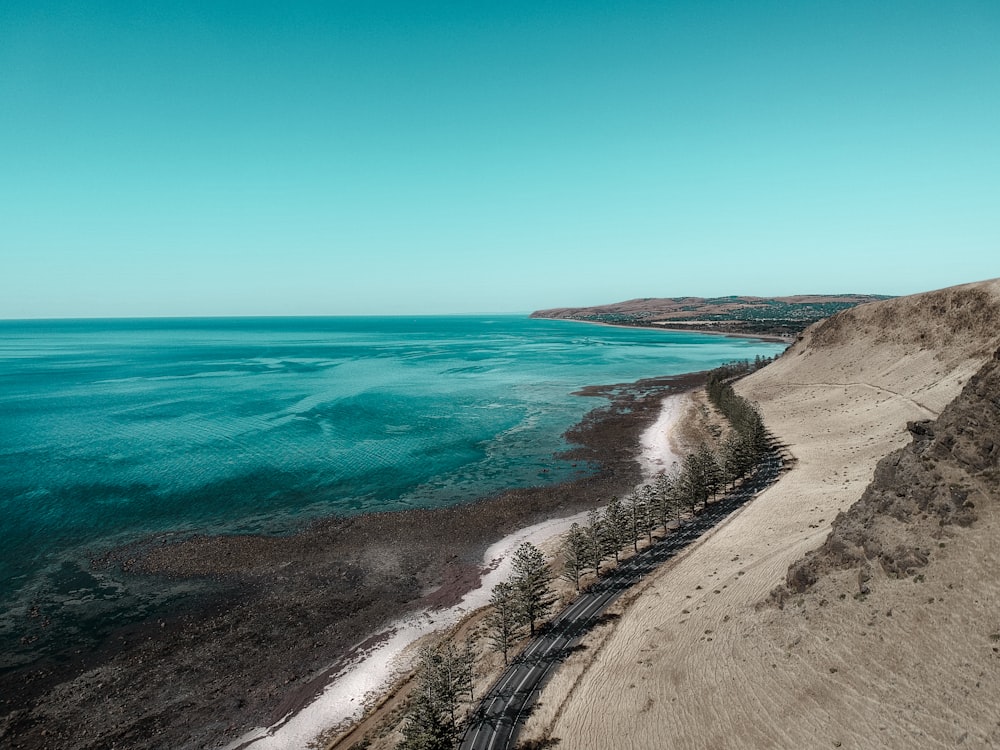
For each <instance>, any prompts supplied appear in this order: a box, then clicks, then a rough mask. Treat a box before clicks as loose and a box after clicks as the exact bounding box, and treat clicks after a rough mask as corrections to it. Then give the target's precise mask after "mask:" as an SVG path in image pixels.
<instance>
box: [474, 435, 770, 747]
mask: <svg viewBox="0 0 1000 750" xmlns="http://www.w3.org/2000/svg"><path fill="white" fill-rule="evenodd" d="M782 468H783V461H782V458H781V453H780V451H779V450H778V449H777V448H776V447H772V448H771V449H770V451H769V453H768V455H767V456H766V457H765V458H764V460H763V461H762V462H761V464H760V466H759V467H758V468H757V470H756V472H755V473H754V474H753V475H752V476H751V477H750V478H749V479H748V480H747V481H746V482H744V483H743V484H742V485H741V486H740V487H738V488H737V489H735V490H733V491H731V492H729V493H727V494H726V495H724V496H723V497H722V498H720V499H719V500H717V501H716V502H714V503H712V504H711V505H709V506H708V509H707V510H705V511H703V512H702V513H701V514H700V515H698V516H696V517H694V518H692V519H689V520H688V521H685V522H684V523H683V524H681V526H680V527H678V528H677V529H674V530H673V531H671V532H670V533H669V534H667V535H666V536H665V537H664V538H663V539H660V540H657V541H655V542H654V543H653V544H652V545H651V546H650V547H648V548H647V549H645V550H643V551H642V552H640V553H638V554H637V555H635V556H633V557H632V558H630V559H629V560H626V561H625V562H623V563H622V564H621V565H619V566H618V568H616V569H615V570H614V571H612V572H611V573H610V574H608V575H607V576H606V577H604V578H602V579H600V580H599V581H598V582H597V583H595V584H594V585H593V586H592V587H591V588H590V589H589V590H588V591H586V592H585V593H583V594H581V595H580V596H579V597H578V598H577V599H576V601H574V602H573V603H572V604H570V605H569V606H568V607H566V608H565V609H564V610H563V611H562V612H560V613H559V614H558V615H557V616H556V617H555V618H554V619H553V620H551V621H550V622H549V623H548V625H547V626H546V627H545V628H544V630H543V631H542V632H540V633H539V634H538V635H536V636H535V638H534V639H532V641H531V642H530V643H529V644H528V646H527V647H526V648H525V649H524V651H523V652H522V653H521V654H520V655H519V656H518V657H517V658H516V659H514V661H512V662H511V664H510V666H509V667H508V668H507V670H506V671H505V672H504V673H503V674H502V675H501V676H500V679H498V680H497V682H496V683H495V684H494V685H493V687H492V688H490V690H489V692H487V693H486V695H485V696H484V697H483V699H482V701H480V704H479V707H478V708H477V709H476V711H475V712H474V713H473V715H472V716H471V717H470V719H469V723H468V726H467V728H466V730H465V734H464V736H463V737H462V742H461V744H460V745H459V747H460V748H461V750H503V749H505V748H510V747H513V746H514V741H515V740H516V739H517V733H518V731H519V730H520V728H521V726H522V724H523V720H524V719H525V718H526V717H527V714H528V711H529V710H530V709H531V706H532V705H533V704H534V701H535V699H536V698H537V696H538V693H539V692H540V690H541V688H542V686H543V685H544V683H545V680H546V679H547V678H548V677H549V676H550V675H551V674H552V673H553V672H554V671H555V669H556V668H557V666H558V665H559V663H560V662H561V661H563V659H565V658H566V657H567V656H569V654H570V653H571V651H572V649H573V647H574V646H575V645H576V644H577V643H579V641H580V639H581V638H582V637H583V635H584V634H585V633H586V632H587V631H588V630H589V629H590V628H591V627H593V626H594V625H596V624H597V622H598V621H599V619H600V615H601V614H602V613H603V612H604V610H605V609H606V608H607V607H608V605H610V604H611V603H612V602H613V601H614V600H615V599H617V598H618V597H619V596H620V595H621V594H622V592H624V591H626V590H627V589H628V588H629V587H631V586H632V585H633V584H635V583H638V582H639V581H640V580H642V577H643V576H645V575H648V574H649V573H650V572H651V571H653V570H654V569H655V568H656V567H657V566H659V565H660V564H662V563H664V562H666V561H667V560H669V559H670V558H671V557H673V556H674V555H676V554H677V553H678V552H679V551H680V550H682V549H684V548H685V547H687V546H688V545H689V544H690V543H691V542H693V541H694V540H695V539H697V538H698V537H700V536H702V534H704V533H705V532H706V531H708V530H710V529H711V528H713V527H714V526H716V525H718V523H719V522H720V521H722V519H724V518H725V517H726V516H728V515H729V514H731V513H732V512H733V511H735V510H736V509H737V508H739V507H740V506H742V505H744V504H745V503H747V502H748V501H750V500H751V499H753V498H754V497H755V496H756V495H757V494H759V493H760V492H761V491H762V490H764V489H765V488H767V487H769V486H770V485H772V484H774V482H776V481H777V479H778V477H779V475H780V474H781V471H782Z"/></svg>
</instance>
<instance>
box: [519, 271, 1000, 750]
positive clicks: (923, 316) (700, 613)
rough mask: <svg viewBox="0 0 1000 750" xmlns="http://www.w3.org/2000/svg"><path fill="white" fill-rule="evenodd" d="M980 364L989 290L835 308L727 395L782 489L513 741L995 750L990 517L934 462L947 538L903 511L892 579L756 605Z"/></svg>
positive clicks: (995, 526)
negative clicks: (782, 456) (757, 428)
mask: <svg viewBox="0 0 1000 750" xmlns="http://www.w3.org/2000/svg"><path fill="white" fill-rule="evenodd" d="M998 346H1000V280H995V281H990V282H981V283H978V284H971V285H965V286H963V287H956V288H952V289H946V290H941V291H938V292H932V293H928V294H924V295H915V296H913V297H907V298H900V299H894V300H888V301H884V302H875V303H871V304H867V305H862V306H859V307H856V308H853V309H852V310H849V311H846V312H844V313H841V314H839V315H837V316H835V317H834V318H833V319H831V320H829V321H827V322H824V323H819V324H817V325H815V326H813V327H811V328H810V329H809V330H808V331H806V332H805V333H804V334H803V336H802V338H801V340H800V341H798V342H797V343H796V344H795V345H794V346H793V347H791V348H790V349H789V350H788V352H787V353H786V354H785V355H784V356H783V357H782V358H781V359H780V360H779V361H778V362H776V363H774V364H772V365H770V366H768V367H767V368H765V369H764V370H762V371H760V372H758V373H756V374H755V375H753V376H752V377H750V378H748V379H747V380H745V381H744V382H743V383H741V384H740V386H739V387H740V390H741V392H742V393H743V394H744V395H746V396H747V397H749V398H751V399H753V400H755V401H757V402H758V403H759V405H760V407H761V410H762V412H763V414H764V417H765V420H766V421H767V423H768V425H769V426H770V427H771V428H772V430H773V431H774V432H775V433H776V434H777V435H778V436H779V437H780V438H781V439H782V440H784V441H785V442H786V443H787V444H788V445H789V448H790V450H791V452H792V453H793V454H794V456H795V457H796V459H797V462H796V464H795V467H794V469H793V470H792V471H791V472H789V473H788V474H787V475H786V477H785V478H783V479H782V480H781V481H780V482H779V483H778V484H777V485H776V486H774V487H772V488H771V489H770V490H768V491H767V492H766V493H764V494H763V495H762V496H761V497H760V498H758V499H757V500H756V501H755V502H754V503H753V504H751V505H750V506H748V507H746V508H744V509H743V510H742V511H741V512H739V513H738V514H737V515H735V516H734V517H733V518H731V519H730V520H729V521H728V522H727V523H725V524H724V525H723V526H722V527H721V528H719V529H718V530H717V531H716V532H714V533H713V534H712V535H711V536H710V537H709V538H707V539H705V540H704V541H703V542H701V543H700V544H699V545H698V546H697V547H696V548H694V549H692V550H691V551H689V552H688V553H686V554H685V555H684V556H683V557H682V558H681V559H679V560H677V561H676V562H675V563H674V564H672V565H671V566H669V567H668V568H666V569H664V570H662V571H660V572H659V573H658V574H657V575H656V576H654V577H652V578H651V580H650V581H649V582H648V583H647V585H646V586H645V588H644V590H643V591H642V593H641V595H639V596H637V597H636V598H635V600H634V601H633V602H632V603H631V604H630V605H629V606H627V607H626V608H625V609H624V611H623V613H622V617H621V619H620V621H619V622H618V625H617V627H616V628H615V630H614V632H613V633H612V634H611V635H610V636H608V637H607V638H606V639H605V640H604V642H603V643H602V645H601V648H600V651H599V653H597V654H596V656H595V657H594V658H593V659H592V660H591V662H590V664H589V665H588V667H587V670H586V673H585V674H584V675H583V677H582V678H581V679H580V680H578V681H577V682H576V683H575V684H574V685H572V686H571V689H564V690H562V691H561V692H559V691H556V690H551V691H550V690H547V691H546V692H545V693H544V694H543V696H542V701H543V702H545V704H546V711H543V712H539V716H541V715H542V714H543V713H544V714H546V715H548V716H554V717H556V718H555V719H554V720H552V721H548V722H546V721H542V720H540V719H539V720H536V721H535V722H534V724H533V725H531V726H530V727H529V731H528V736H529V737H531V736H533V737H540V736H544V735H550V736H552V737H557V738H560V740H561V746H563V747H571V748H574V750H575V749H577V748H580V749H581V750H587V749H588V748H593V749H595V750H596V749H597V748H659V747H671V748H706V747H708V748H758V747H759V748H812V747H844V748H848V747H852V748H870V747H894V748H896V747H898V748H912V747H951V746H954V745H956V744H959V743H965V746H970V747H982V746H989V745H990V744H991V743H992V744H998V743H1000V734H998V731H1000V724H998V722H1000V708H998V706H1000V653H998V651H997V650H995V649H1000V643H998V642H997V641H1000V583H998V582H1000V544H997V539H998V535H1000V503H997V502H992V503H988V502H983V501H982V499H981V498H979V495H976V494H975V493H977V492H979V493H982V492H986V489H987V485H988V483H987V484H985V485H984V484H982V482H981V481H980V479H976V482H980V484H977V485H976V486H975V487H973V484H975V482H973V481H972V479H970V478H968V477H966V478H964V479H963V478H962V477H960V476H959V475H958V474H957V473H956V472H957V471H958V470H957V469H955V467H953V466H949V465H947V462H946V461H944V460H943V459H942V460H939V461H938V463H937V466H936V470H937V471H938V473H939V474H940V475H941V479H940V480H936V479H935V480H934V481H940V482H942V483H944V484H945V485H948V484H954V485H956V487H959V494H958V495H955V496H954V499H955V500H956V502H953V503H952V506H953V509H954V510H955V515H954V518H952V520H955V521H961V522H956V523H950V524H946V525H944V526H942V525H940V523H939V521H940V516H938V515H936V511H935V510H934V509H933V508H931V510H932V512H930V513H927V515H928V518H927V519H923V518H921V517H920V514H922V513H923V511H920V514H918V515H917V520H918V521H919V522H918V523H914V524H911V526H910V527H909V528H908V529H907V530H906V531H907V533H911V532H913V533H918V535H919V536H920V538H919V539H918V538H916V537H906V538H904V537H900V538H899V539H898V540H892V539H889V538H886V539H884V540H881V541H882V542H883V543H882V547H881V549H882V551H883V552H887V553H888V556H887V558H886V559H889V558H892V560H893V561H894V563H890V564H889V565H887V566H885V567H883V566H882V565H879V564H877V563H875V562H874V561H875V560H879V558H878V556H877V554H876V556H875V557H873V558H872V561H871V562H867V568H864V566H863V565H858V566H855V567H851V566H838V565H832V566H829V568H828V569H824V570H823V571H814V573H815V575H814V578H815V580H813V581H811V582H809V583H808V585H807V586H806V587H804V588H802V592H803V593H797V592H796V591H794V590H790V591H788V592H786V596H785V597H784V607H783V608H779V607H778V606H776V605H775V604H774V603H773V602H772V601H769V593H770V592H771V591H772V590H773V589H774V588H775V587H776V586H778V585H780V584H782V583H783V582H784V581H785V580H786V573H787V571H788V568H789V566H790V565H792V564H793V563H795V562H796V561H798V560H800V559H802V558H803V557H804V556H805V555H806V554H807V553H808V552H810V551H812V550H815V549H817V548H818V547H820V546H821V545H822V544H823V543H824V541H825V540H826V538H827V537H828V535H829V533H830V529H831V523H832V522H833V520H834V518H835V517H836V516H837V514H838V513H840V512H842V511H845V510H846V509H847V508H849V507H850V506H851V505H852V504H853V503H855V502H856V501H857V500H858V498H859V497H861V495H862V493H863V492H864V490H865V488H866V487H867V486H868V485H869V484H870V483H871V481H872V478H873V476H874V474H875V469H876V465H877V464H878V462H879V461H880V460H881V459H882V458H883V457H885V456H886V455H887V454H889V453H890V452H892V451H894V450H897V449H900V448H902V447H904V446H905V445H906V444H907V443H909V442H910V439H911V433H910V432H909V431H908V430H907V424H908V423H909V422H913V421H920V420H927V419H935V418H937V417H938V415H939V414H941V412H942V410H944V408H945V407H946V405H947V404H949V402H951V401H952V400H953V399H955V397H956V396H958V394H959V392H960V391H961V389H962V387H963V386H964V385H965V384H966V383H967V382H968V381H969V379H970V378H971V377H972V376H973V375H974V374H975V373H976V372H977V371H978V370H979V369H980V368H981V367H982V366H983V365H984V363H985V362H987V361H988V360H989V359H990V357H991V356H992V353H993V352H994V351H996V349H997V348H998ZM987 390H989V389H987ZM996 396H997V394H996V393H993V394H992V396H991V398H993V399H995V398H996ZM990 403H995V402H990ZM968 413H969V412H968V411H967V410H966V411H965V412H964V414H965V415H966V416H963V417H962V418H961V420H965V421H968ZM961 420H959V421H961ZM958 427H961V425H960V424H958V425H957V426H956V429H957V428H958ZM917 429H918V430H919V429H920V428H917ZM998 442H1000V441H998ZM982 445H983V446H985V445H986V443H985V442H984V443H982ZM990 450H992V449H990ZM921 460H922V459H921ZM881 471H883V472H885V471H889V470H888V469H885V468H883V469H882V470H881ZM890 473H891V472H890ZM933 476H934V474H933V471H932V473H931V474H929V475H928V477H933ZM922 481H923V480H922ZM963 482H964V483H965V485H967V487H962V486H961V485H962V483H963ZM890 484H891V483H890ZM995 485H996V483H995V481H994V482H993V487H994V489H995ZM962 492H969V493H971V494H968V495H966V496H965V498H964V499H961V500H960V502H958V500H959V499H960V498H961V493H962ZM974 495H975V497H976V498H979V501H977V500H976V499H973V501H972V502H973V504H974V505H975V509H974V512H975V515H976V516H977V518H976V520H974V521H971V522H969V523H968V524H967V525H962V524H963V523H965V521H969V520H970V518H969V516H968V515H967V514H966V515H963V514H965V513H967V512H968V511H971V510H972V509H971V508H969V507H967V506H966V505H965V503H966V501H967V500H969V499H970V498H972V497H973V496H974ZM949 497H951V496H950V495H949ZM941 499H942V498H941V497H940V496H938V495H937V494H935V495H934V496H933V497H932V498H930V499H929V500H928V503H929V505H930V506H933V505H934V503H935V502H940V500H941ZM916 507H919V504H918V506H916ZM932 534H937V536H933V535H932ZM924 537H926V538H924ZM852 544H853V542H852ZM941 545H943V546H941ZM855 546H857V545H855ZM897 546H902V547H909V548H912V549H916V550H917V552H919V553H921V555H922V557H926V563H924V562H923V560H922V559H921V555H918V556H917V557H915V558H913V559H910V560H906V559H903V556H902V555H899V556H898V557H899V559H897V558H896V556H895V555H896V552H897V550H896V547H897ZM862 547H863V544H862ZM872 551H873V552H877V550H875V549H874V548H873V549H872ZM911 551H912V550H911ZM925 552H926V553H927V554H923V553H925ZM866 560H867V558H866ZM914 562H916V563H917V564H914ZM862 569H863V575H861V576H860V578H859V570H862ZM914 571H919V572H916V573H914ZM821 573H822V574H821ZM911 574H912V575H911Z"/></svg>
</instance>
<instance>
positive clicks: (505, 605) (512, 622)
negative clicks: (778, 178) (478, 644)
mask: <svg viewBox="0 0 1000 750" xmlns="http://www.w3.org/2000/svg"><path fill="white" fill-rule="evenodd" d="M490 604H491V605H492V607H493V608H492V609H491V610H490V613H489V614H488V615H487V616H486V626H487V628H488V629H489V630H488V633H489V640H490V646H491V647H492V649H493V650H494V651H497V652H499V653H501V654H503V663H504V664H508V663H509V653H510V650H511V649H512V648H513V647H514V644H515V643H516V642H517V641H518V639H519V638H521V636H522V635H524V625H523V619H522V616H521V609H520V606H519V602H518V597H517V590H516V589H515V588H514V585H513V584H512V583H510V582H509V581H504V582H502V583H498V584H497V585H496V586H494V587H493V592H492V596H490Z"/></svg>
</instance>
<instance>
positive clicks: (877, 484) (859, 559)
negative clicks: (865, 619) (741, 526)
mask: <svg viewBox="0 0 1000 750" xmlns="http://www.w3.org/2000/svg"><path fill="white" fill-rule="evenodd" d="M908 429H909V432H910V434H911V436H912V440H911V442H910V444H909V445H907V446H906V447H904V448H901V449H899V450H896V451H894V452H892V453H890V454H889V455H887V456H886V457H885V458H883V459H882V460H881V461H880V462H879V463H878V465H877V467H876V469H875V475H874V478H873V480H872V482H871V484H870V485H869V486H868V488H867V489H866V490H865V493H864V495H862V497H861V499H860V500H859V501H858V502H857V503H856V504H855V505H853V506H852V507H851V508H850V509H849V510H847V511H846V512H844V513H840V514H839V515H838V516H837V518H836V519H835V520H834V522H833V525H832V529H831V532H830V535H829V536H828V537H827V539H826V541H825V543H824V544H823V545H822V546H821V547H820V548H819V549H817V550H815V551H813V552H811V553H809V554H808V555H806V556H805V557H804V558H803V559H802V560H800V561H798V562H796V563H794V564H793V565H792V566H791V567H790V568H789V570H788V575H787V579H786V582H785V584H784V585H783V586H780V587H779V588H778V589H776V590H775V591H774V593H773V595H772V598H773V599H774V600H776V601H777V602H778V603H781V602H782V601H784V599H785V598H786V597H787V596H788V595H790V594H797V593H802V592H804V591H806V590H808V589H809V588H810V587H812V586H813V585H814V584H815V583H816V582H817V581H818V580H819V579H820V578H821V577H822V576H823V575H824V574H826V573H828V572H830V571H833V570H844V569H849V568H857V569H858V571H859V577H858V587H859V593H861V594H864V593H867V591H866V589H867V587H868V580H869V577H870V570H871V569H872V567H873V566H876V565H877V566H880V567H881V569H882V570H883V571H884V572H885V573H886V574H887V575H888V576H890V577H895V578H901V577H905V576H908V575H912V574H914V573H915V572H916V571H918V570H919V569H920V568H922V567H924V566H925V565H927V564H928V562H929V561H930V559H931V558H932V557H933V555H934V549H935V548H936V547H937V546H938V542H937V540H938V539H939V538H940V537H941V531H942V529H943V528H944V527H947V526H949V525H957V526H969V525H971V524H974V523H975V522H976V519H977V516H976V508H977V506H979V505H980V504H981V503H997V502H1000V486H998V484H1000V483H998V480H1000V350H997V352H996V353H995V354H994V355H993V357H992V358H991V359H990V360H989V361H987V363H986V364H985V365H984V366H983V367H982V368H981V369H980V370H979V372H977V373H976V374H975V375H974V376H973V377H972V378H970V379H969V381H968V382H967V383H966V385H965V387H964V388H963V390H962V392H961V393H960V395H959V396H958V397H957V398H956V399H955V400H954V401H952V402H951V404H949V405H948V406H947V407H946V408H945V409H944V411H943V412H942V413H941V415H940V417H939V418H938V419H936V420H922V421H915V422H910V423H909V425H908Z"/></svg>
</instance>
